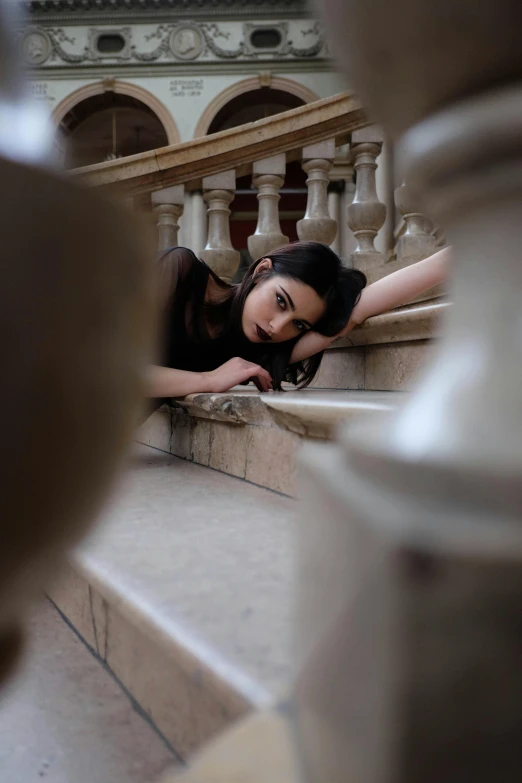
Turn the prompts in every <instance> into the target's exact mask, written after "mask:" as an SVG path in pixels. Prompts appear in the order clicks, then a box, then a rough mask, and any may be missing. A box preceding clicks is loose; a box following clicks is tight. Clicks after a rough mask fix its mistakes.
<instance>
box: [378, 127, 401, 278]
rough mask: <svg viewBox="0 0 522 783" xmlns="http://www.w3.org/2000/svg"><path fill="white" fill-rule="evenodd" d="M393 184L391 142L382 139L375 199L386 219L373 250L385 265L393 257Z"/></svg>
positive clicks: (394, 211)
mask: <svg viewBox="0 0 522 783" xmlns="http://www.w3.org/2000/svg"><path fill="white" fill-rule="evenodd" d="M395 184H396V183H395V182H394V149H393V146H392V143H391V141H389V140H388V139H384V141H383V145H382V150H381V154H380V155H379V165H378V166H377V169H376V171H375V186H376V192H377V198H378V199H379V201H382V203H383V204H384V206H385V207H386V217H385V220H384V223H383V225H382V227H381V228H380V230H379V232H378V234H377V236H376V237H375V249H376V250H378V251H379V252H380V253H382V255H383V259H384V262H385V263H386V262H387V261H389V260H390V259H391V257H392V256H393V251H394V247H395V239H394V230H395V221H396V210H395V200H394V193H395Z"/></svg>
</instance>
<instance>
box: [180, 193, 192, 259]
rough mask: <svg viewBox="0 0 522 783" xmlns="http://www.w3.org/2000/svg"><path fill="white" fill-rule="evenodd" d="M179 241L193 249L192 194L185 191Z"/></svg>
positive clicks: (182, 245)
mask: <svg viewBox="0 0 522 783" xmlns="http://www.w3.org/2000/svg"><path fill="white" fill-rule="evenodd" d="M178 243H179V244H180V245H181V247H190V248H191V249H192V194H191V193H190V191H188V190H187V191H185V199H184V206H183V214H182V215H181V217H180V219H179V233H178Z"/></svg>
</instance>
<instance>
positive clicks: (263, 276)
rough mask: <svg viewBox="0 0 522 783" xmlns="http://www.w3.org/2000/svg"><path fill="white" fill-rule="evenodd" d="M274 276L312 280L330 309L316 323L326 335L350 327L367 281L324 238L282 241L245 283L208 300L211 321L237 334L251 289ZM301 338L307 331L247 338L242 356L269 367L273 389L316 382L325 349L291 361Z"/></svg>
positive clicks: (361, 273) (332, 335)
mask: <svg viewBox="0 0 522 783" xmlns="http://www.w3.org/2000/svg"><path fill="white" fill-rule="evenodd" d="M264 258H269V259H270V260H271V261H272V269H269V270H263V271H261V272H258V274H255V272H256V269H257V267H258V265H259V264H260V263H261V261H262V260H263V259H264ZM274 275H282V276H284V277H290V278H293V279H295V280H298V281H299V282H300V283H304V284H305V285H309V286H310V287H311V288H313V289H314V291H315V292H316V293H317V294H318V295H319V296H320V297H321V298H322V299H324V301H325V303H326V309H325V312H324V314H323V316H322V317H321V318H320V319H319V321H318V322H317V323H316V324H315V325H314V327H313V331H314V332H318V333H319V334H323V335H325V336H326V337H334V336H335V335H336V334H338V333H339V332H340V331H341V330H342V329H343V328H344V327H345V326H346V324H347V323H348V321H349V319H350V315H351V313H352V310H353V308H354V307H355V305H356V304H357V302H358V300H359V297H360V295H361V291H362V290H363V288H364V287H365V285H366V276H365V275H364V273H363V272H360V271H359V270H357V269H349V268H347V267H346V266H344V265H343V263H342V261H341V259H340V258H339V256H338V255H337V254H336V253H334V251H333V250H332V249H331V248H330V247H328V245H323V244H321V243H320V242H294V243H291V244H288V245H283V246H282V247H279V248H277V250H274V251H273V252H272V253H269V254H268V255H266V256H263V258H260V259H258V260H257V261H255V262H254V263H253V264H252V265H251V266H250V268H249V269H248V271H247V273H246V275H245V277H244V278H243V281H242V282H241V283H239V284H237V285H233V286H230V287H227V289H226V290H224V292H223V296H222V297H221V298H220V299H218V300H217V301H214V302H213V303H209V304H206V305H205V311H206V316H207V319H208V321H209V322H210V323H216V324H217V323H220V324H224V332H227V331H229V332H230V333H231V335H232V334H238V332H240V331H242V329H241V319H242V315H243V308H244V305H245V301H246V298H247V296H248V294H249V293H250V292H251V291H252V289H253V288H254V286H256V285H258V283H260V282H261V281H262V280H267V279H268V278H270V277H273V276H274ZM220 282H221V281H220ZM302 337H303V335H298V336H297V337H295V338H294V339H292V340H287V341H285V342H282V343H272V344H265V343H263V344H260V345H258V344H257V343H248V345H245V347H244V354H245V355H243V358H244V359H248V360H250V361H255V362H257V363H258V364H261V365H262V366H263V367H265V369H267V370H268V372H269V373H270V375H271V376H272V381H273V387H274V389H279V390H280V389H281V384H282V383H283V381H288V382H290V383H293V384H295V385H296V386H298V387H299V388H300V389H302V388H304V387H305V386H308V385H309V384H310V383H311V382H312V380H313V379H314V377H315V375H316V374H317V372H318V371H319V367H320V364H321V360H322V358H323V352H321V353H318V354H316V355H315V356H311V357H310V358H309V359H306V360H305V361H302V362H298V363H296V364H292V365H291V364H290V356H291V354H292V351H293V349H294V347H295V345H296V343H297V342H298V341H299V340H300V339H301V338H302ZM246 354H248V355H246Z"/></svg>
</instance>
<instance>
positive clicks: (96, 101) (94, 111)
mask: <svg viewBox="0 0 522 783" xmlns="http://www.w3.org/2000/svg"><path fill="white" fill-rule="evenodd" d="M59 131H60V136H61V138H62V142H63V144H64V146H65V150H66V152H65V165H66V167H67V168H77V167H78V166H89V165H92V164H94V163H101V162H102V161H106V160H113V159H114V158H123V157H126V156H127V155H136V154H138V153H140V152H146V151H147V150H153V149H156V148H158V147H164V146H166V145H167V144H168V143H169V140H168V136H167V132H166V130H165V128H164V126H163V124H162V123H161V121H160V120H159V118H158V117H157V115H156V114H155V113H154V112H153V111H152V109H151V108H149V106H147V105H146V104H145V103H143V102H142V101H140V100H138V99H137V98H134V97H132V96H130V95H123V94H120V93H116V92H113V91H107V92H102V93H99V94H97V95H92V96H90V97H88V98H85V99H84V100H83V101H80V102H79V103H77V104H76V105H75V106H73V108H71V109H70V110H69V111H68V112H67V113H66V114H65V116H64V117H63V119H62V120H61V122H60V125H59Z"/></svg>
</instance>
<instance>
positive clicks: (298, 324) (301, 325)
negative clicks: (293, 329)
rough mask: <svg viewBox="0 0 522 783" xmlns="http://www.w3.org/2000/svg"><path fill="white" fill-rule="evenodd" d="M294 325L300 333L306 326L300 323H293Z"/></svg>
mask: <svg viewBox="0 0 522 783" xmlns="http://www.w3.org/2000/svg"><path fill="white" fill-rule="evenodd" d="M294 324H295V325H296V326H297V328H298V329H299V331H300V332H304V330H305V329H306V326H305V325H304V323H303V322H302V321H294Z"/></svg>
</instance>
